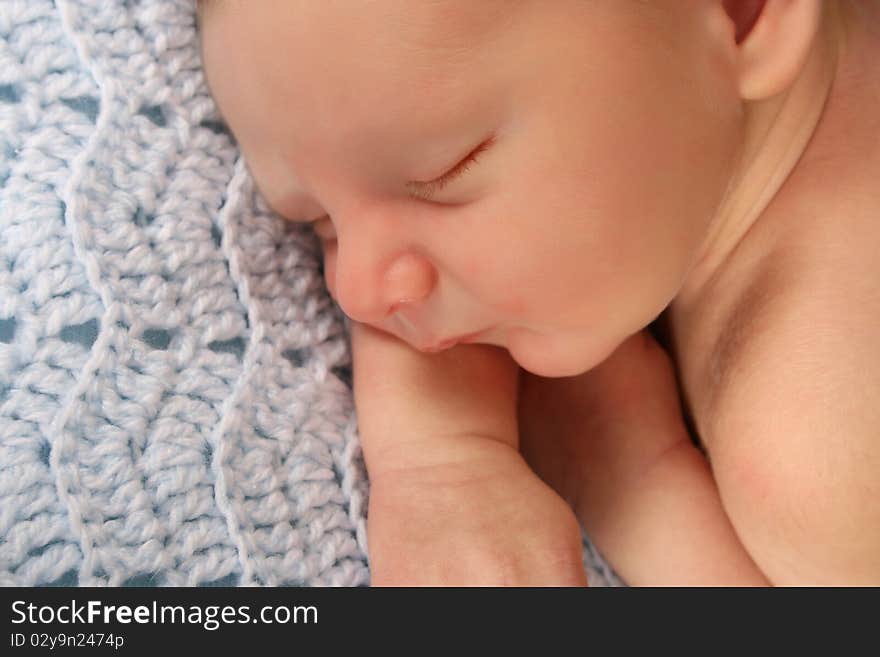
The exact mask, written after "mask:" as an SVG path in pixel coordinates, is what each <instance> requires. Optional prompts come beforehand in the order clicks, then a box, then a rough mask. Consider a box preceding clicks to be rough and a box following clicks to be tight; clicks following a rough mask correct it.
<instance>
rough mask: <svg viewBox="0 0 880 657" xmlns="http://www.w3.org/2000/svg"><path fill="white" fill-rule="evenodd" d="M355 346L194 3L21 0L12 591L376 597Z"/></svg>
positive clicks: (1, 182) (6, 508) (8, 459)
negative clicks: (241, 140)
mask: <svg viewBox="0 0 880 657" xmlns="http://www.w3.org/2000/svg"><path fill="white" fill-rule="evenodd" d="M346 328H347V327H346V322H345V318H344V315H343V314H342V313H341V311H340V310H339V308H338V306H336V304H335V303H334V302H333V301H332V299H331V298H330V296H329V294H328V293H327V291H326V288H325V286H324V281H323V272H322V262H321V249H320V244H319V242H318V239H317V237H316V236H315V235H314V233H313V231H312V229H311V228H310V227H309V226H304V225H299V224H294V223H290V222H286V221H284V220H282V219H281V218H280V217H278V216H277V215H276V214H275V213H273V212H272V211H271V210H270V209H269V208H268V206H267V204H266V203H265V201H264V199H263V198H262V197H261V196H260V194H259V192H258V190H257V189H256V188H255V186H254V184H253V181H252V179H251V177H250V174H249V172H248V169H247V166H246V163H245V161H244V160H243V158H242V157H241V154H240V152H239V150H238V148H237V145H236V143H235V140H234V138H233V136H232V135H231V134H230V132H229V130H228V129H227V128H226V126H225V125H224V124H223V122H222V120H221V118H220V116H219V114H218V112H217V109H216V106H215V104H214V102H213V99H212V98H211V96H210V94H209V92H208V89H207V86H206V84H205V80H204V76H203V74H202V71H201V61H200V53H199V47H198V35H197V32H196V21H195V15H194V3H193V2H192V0H55V1H54V2H53V0H0V585H5V586H32V585H61V586H212V585H214V586H281V585H295V586H364V585H368V584H369V564H368V559H367V536H366V511H367V500H368V493H369V488H368V479H367V473H366V470H365V467H364V463H363V459H362V455H361V451H360V446H359V442H358V435H357V421H356V414H355V408H354V403H353V398H352V392H351V357H350V345H349V340H348V336H347V331H346ZM584 558H585V565H586V566H587V569H588V576H589V577H590V580H591V584H594V585H595V584H603V583H611V584H616V583H619V580H616V578H615V577H614V575H613V573H612V572H611V571H610V569H609V568H608V567H607V565H605V564H604V562H602V560H601V558H600V557H599V556H598V554H597V553H596V552H595V550H594V549H593V548H592V546H590V545H589V543H588V542H585V544H584Z"/></svg>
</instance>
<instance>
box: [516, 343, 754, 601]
mask: <svg viewBox="0 0 880 657" xmlns="http://www.w3.org/2000/svg"><path fill="white" fill-rule="evenodd" d="M519 395H520V396H519V403H520V416H521V424H520V432H521V434H520V435H521V438H522V443H523V444H522V448H523V453H524V454H525V455H526V458H527V460H528V461H529V463H530V464H531V465H532V466H533V467H534V468H535V469H536V471H537V472H538V473H539V474H540V475H541V476H542V477H543V478H544V479H545V481H547V482H549V483H550V484H551V485H552V486H553V487H554V488H555V489H556V490H557V491H558V492H559V493H560V494H561V495H562V496H563V497H564V498H566V499H568V501H569V502H570V503H571V504H572V506H573V507H574V508H575V511H576V513H577V516H578V518H579V519H580V520H581V522H582V524H583V525H584V528H585V529H586V531H587V533H588V535H589V536H590V538H591V539H592V540H593V542H594V543H595V544H596V546H597V547H598V548H599V549H600V550H601V551H602V552H603V553H604V555H605V556H606V558H607V559H608V561H609V562H610V563H611V565H612V566H613V567H614V568H615V570H617V572H618V573H619V574H620V575H621V576H622V577H623V578H624V579H625V580H626V581H627V582H628V583H630V584H635V585H670V584H671V585H716V586H718V585H726V586H730V585H734V586H736V585H767V584H768V582H767V579H766V578H765V577H764V575H763V574H762V573H761V571H760V570H759V569H758V568H757V566H756V565H755V563H754V562H753V561H752V559H751V557H750V556H749V555H748V553H747V552H746V550H745V548H744V547H743V545H742V543H741V542H740V540H739V538H738V537H737V535H736V533H735V532H734V529H733V526H732V525H731V522H730V520H729V519H728V517H727V514H726V512H725V510H724V507H723V506H722V504H721V498H720V496H719V493H718V488H717V486H716V485H715V481H714V479H713V477H712V473H711V470H710V468H709V464H708V463H707V461H706V459H705V458H704V457H703V455H702V454H701V453H700V452H699V450H697V448H696V447H694V445H693V444H692V443H691V441H690V437H689V435H688V433H687V429H686V427H685V425H684V420H683V418H682V415H681V410H680V403H679V398H678V391H677V387H676V383H675V374H674V370H673V367H672V363H671V359H670V358H669V356H668V355H667V354H666V352H665V351H663V349H662V347H660V346H659V345H658V344H657V343H656V342H655V341H654V339H653V338H652V337H651V336H650V334H648V333H647V332H646V331H642V332H640V333H638V334H636V335H634V336H632V337H630V338H629V339H628V340H626V341H625V342H624V343H623V344H622V345H621V346H620V347H618V349H617V350H616V351H615V352H614V353H613V354H612V355H611V356H610V357H609V358H608V359H607V360H606V361H604V362H603V363H601V364H600V365H599V366H597V367H596V368H594V369H592V370H590V371H589V372H586V373H585V374H582V375H580V376H576V377H568V378H561V379H544V378H540V377H535V376H533V375H531V374H528V373H525V372H523V375H522V381H521V388H520V393H519Z"/></svg>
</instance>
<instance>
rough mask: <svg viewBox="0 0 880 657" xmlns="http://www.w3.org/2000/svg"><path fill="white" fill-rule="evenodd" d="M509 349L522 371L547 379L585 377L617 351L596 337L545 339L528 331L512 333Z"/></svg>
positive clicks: (508, 342)
mask: <svg viewBox="0 0 880 657" xmlns="http://www.w3.org/2000/svg"><path fill="white" fill-rule="evenodd" d="M591 338H593V339H591ZM603 338H604V336H603ZM506 346H507V350H508V351H509V352H510V355H511V357H512V358H513V359H514V360H515V361H516V362H517V363H518V364H519V366H520V367H522V368H523V369H524V370H526V371H527V372H530V373H531V374H534V375H536V376H543V377H545V378H548V379H549V378H562V377H568V376H578V375H579V374H583V373H584V372H587V371H589V370H591V369H593V368H594V367H596V366H597V365H598V364H599V363H601V362H602V361H603V360H605V359H606V358H608V357H609V356H610V355H611V354H612V353H613V352H614V350H615V349H616V348H617V344H616V343H613V342H611V343H609V342H608V341H607V340H604V339H603V340H596V339H595V336H590V335H579V336H576V337H571V336H569V335H544V334H539V333H535V332H534V331H530V330H528V329H513V330H511V331H510V332H509V333H508V334H507V345H506Z"/></svg>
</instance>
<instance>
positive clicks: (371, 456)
mask: <svg viewBox="0 0 880 657" xmlns="http://www.w3.org/2000/svg"><path fill="white" fill-rule="evenodd" d="M352 356H353V370H354V372H353V373H354V396H355V404H356V407H357V414H358V427H359V433H360V439H361V444H362V448H363V451H364V459H365V461H366V465H367V471H368V473H369V477H370V501H369V510H368V518H367V535H368V542H369V552H370V570H371V581H372V584H373V585H494V584H508V585H584V584H586V576H585V573H584V570H583V565H582V560H581V540H580V529H579V527H578V524H577V520H576V519H575V516H574V514H573V512H572V510H571V509H570V508H569V507H568V505H566V504H565V502H564V501H563V500H562V499H561V498H560V497H559V496H558V495H557V494H556V493H555V492H553V490H552V489H551V488H550V487H549V486H547V485H546V484H545V483H544V482H542V481H541V480H540V479H539V478H538V477H537V476H536V475H535V474H534V473H533V472H532V470H531V469H530V468H529V467H528V465H527V464H526V463H525V461H524V460H523V458H522V457H521V455H520V454H519V452H518V451H517V443H518V432H517V418H516V393H517V379H518V367H517V366H516V363H515V362H514V361H513V360H512V359H511V358H510V356H509V354H508V353H507V352H506V351H505V350H503V349H500V348H497V347H491V346H485V345H460V346H458V347H455V348H453V349H450V350H448V351H445V352H441V353H438V354H423V353H420V352H418V351H416V350H414V349H412V348H411V347H409V346H408V345H406V344H404V343H403V342H401V341H399V340H398V339H397V338H395V337H393V336H390V335H388V334H386V333H382V332H380V331H377V330H375V329H372V328H370V327H368V326H365V325H362V324H358V323H354V322H353V323H352Z"/></svg>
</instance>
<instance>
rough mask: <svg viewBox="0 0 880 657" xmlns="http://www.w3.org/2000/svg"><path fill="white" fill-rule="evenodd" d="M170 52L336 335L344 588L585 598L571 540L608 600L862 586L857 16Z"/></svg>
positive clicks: (243, 28) (869, 26) (867, 206)
mask: <svg viewBox="0 0 880 657" xmlns="http://www.w3.org/2000/svg"><path fill="white" fill-rule="evenodd" d="M199 20H200V31H201V38H202V53H203V59H204V67H205V72H206V77H207V80H208V84H209V86H210V89H211V92H212V94H213V96H214V98H215V100H216V101H217V104H218V107H219V108H220V110H221V112H222V114H223V116H224V118H225V119H226V121H227V123H228V124H229V126H230V128H231V129H232V131H233V133H234V134H235V136H236V138H237V140H238V143H239V145H240V147H241V149H242V152H243V154H244V157H245V159H246V161H247V164H248V167H249V169H250V171H251V173H252V175H253V177H254V180H255V181H256V184H257V186H258V187H259V189H260V191H261V193H262V195H263V196H264V197H265V199H266V201H267V202H268V203H269V205H270V206H271V207H272V208H273V209H274V210H275V211H276V212H277V213H278V214H279V215H280V216H282V217H284V218H285V219H288V220H290V221H307V222H314V224H315V231H316V233H317V234H318V235H319V236H320V238H321V243H322V246H323V249H324V270H325V276H326V283H327V288H328V291H329V293H330V294H331V295H332V296H333V298H334V299H335V300H336V302H337V303H338V304H339V306H340V308H341V309H342V310H343V311H344V312H345V314H346V315H347V316H348V317H349V318H350V320H351V328H352V356H353V366H354V396H355V405H356V408H357V413H358V423H359V431H360V438H361V443H362V447H363V451H364V457H365V460H366V464H367V470H368V472H369V476H370V486H371V488H370V502H369V509H368V540H369V553H370V555H369V556H370V566H371V578H372V583H373V584H376V585H383V584H384V585H388V584H465V585H466V584H513V585H538V584H570V585H583V584H585V583H586V577H585V574H584V570H583V567H582V565H581V562H580V533H579V532H580V527H583V528H585V529H586V531H587V533H588V534H589V535H590V537H591V538H592V539H593V541H594V542H595V543H596V545H597V547H598V548H599V549H600V550H601V551H602V552H603V554H604V555H605V556H606V558H607V559H608V561H609V563H610V564H611V565H612V566H613V567H614V568H615V569H616V570H617V571H618V572H619V573H620V574H621V576H622V577H623V578H624V579H625V580H626V581H627V582H628V583H630V584H636V585H652V584H729V585H767V584H776V585H793V584H874V585H877V584H880V504H878V503H877V500H878V499H880V392H878V391H880V348H878V347H877V346H876V337H875V331H876V327H877V326H878V322H880V294H878V293H877V291H876V290H877V284H876V281H877V280H878V276H880V261H878V260H877V258H876V253H878V252H880V224H878V221H877V220H878V217H880V194H878V191H877V180H878V179H880V138H878V135H880V29H878V26H880V3H878V2H876V1H868V0H861V1H857V0H851V1H847V0H828V1H826V2H822V1H821V0H765V1H760V0H739V1H737V0H702V1H699V2H698V1H687V2H678V1H676V2H671V1H670V2H664V1H659V0H658V1H657V2H637V1H636V0H554V1H553V2H545V1H544V0H480V2H471V1H470V0H424V1H413V0H373V1H371V2H361V1H360V0H353V1H351V2H317V1H316V0H261V1H260V2H236V1H234V0H210V1H209V2H206V3H203V5H202V6H201V7H200V11H199ZM649 326H652V327H653V330H654V332H655V333H656V336H657V337H655V335H654V334H652V332H650V331H649V330H648V329H647V328H646V327H649ZM474 334H476V335H474ZM463 335H467V336H469V337H468V338H467V339H466V340H464V341H462V340H461V339H457V338H459V336H463ZM688 425H690V427H691V429H690V430H689V428H688ZM695 441H696V442H697V443H699V445H698V446H697V445H695Z"/></svg>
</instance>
